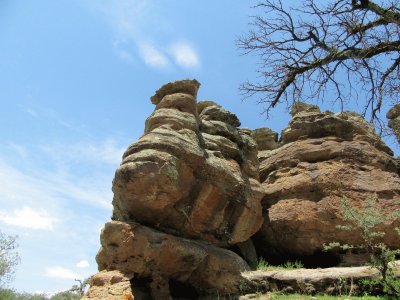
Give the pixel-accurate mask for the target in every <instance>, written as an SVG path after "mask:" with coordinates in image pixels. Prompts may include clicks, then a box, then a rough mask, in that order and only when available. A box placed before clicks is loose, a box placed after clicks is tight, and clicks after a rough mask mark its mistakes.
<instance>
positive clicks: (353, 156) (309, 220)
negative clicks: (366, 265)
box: [256, 111, 400, 257]
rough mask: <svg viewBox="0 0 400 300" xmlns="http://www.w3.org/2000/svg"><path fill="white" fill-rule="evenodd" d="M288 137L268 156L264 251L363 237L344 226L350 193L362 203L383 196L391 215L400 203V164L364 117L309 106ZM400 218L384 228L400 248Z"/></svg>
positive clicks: (299, 249) (291, 251)
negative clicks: (344, 200)
mask: <svg viewBox="0 0 400 300" xmlns="http://www.w3.org/2000/svg"><path fill="white" fill-rule="evenodd" d="M282 139H283V144H284V145H283V146H281V147H280V148H278V149H275V150H272V151H268V152H266V153H265V155H264V156H263V157H262V161H261V163H260V179H261V181H262V182H263V184H262V185H263V188H264V190H265V198H264V200H263V207H264V209H265V214H264V219H265V222H264V224H263V226H262V228H261V230H260V232H259V233H258V234H257V244H256V248H257V251H258V252H259V253H263V254H264V255H265V256H267V257H268V254H271V253H274V254H280V255H284V254H287V255H288V256H302V255H311V254H313V253H315V252H317V251H319V250H321V249H322V245H323V244H324V243H330V242H334V241H337V242H341V243H343V244H351V245H354V244H358V243H360V242H361V239H360V233H359V232H357V231H342V230H339V229H337V227H336V226H337V225H343V223H344V219H343V212H342V207H341V198H342V197H347V199H349V201H350V203H351V204H352V205H354V206H356V207H361V205H362V203H363V202H364V201H366V200H367V199H369V198H375V197H376V198H377V199H378V201H379V204H380V206H381V210H382V213H384V214H385V213H386V214H388V213H390V212H391V211H393V210H395V209H400V178H399V165H398V163H397V162H396V160H394V159H393V157H392V156H391V151H389V150H388V148H387V146H386V145H385V144H384V143H383V142H382V141H381V140H380V139H379V137H378V136H376V135H375V134H374V132H373V129H372V127H371V126H370V125H369V124H368V123H367V122H365V121H364V120H363V119H362V118H361V117H360V116H358V115H356V114H353V113H343V114H332V113H329V112H328V113H319V112H314V111H313V112H304V111H303V112H300V113H298V114H296V115H295V116H294V118H293V120H292V121H291V122H290V123H289V127H288V128H287V129H286V130H285V131H284V132H283V137H282ZM396 224H398V222H390V223H387V224H383V225H382V226H381V227H380V228H379V229H381V230H383V231H384V232H385V233H386V234H385V236H384V238H383V242H385V243H386V244H387V245H388V246H389V247H392V248H400V241H399V238H398V235H397V233H396V232H395V230H394V227H395V225H396Z"/></svg>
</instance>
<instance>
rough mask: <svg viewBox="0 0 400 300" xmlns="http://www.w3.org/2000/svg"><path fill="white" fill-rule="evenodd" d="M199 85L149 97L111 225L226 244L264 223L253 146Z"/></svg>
mask: <svg viewBox="0 0 400 300" xmlns="http://www.w3.org/2000/svg"><path fill="white" fill-rule="evenodd" d="M198 86H199V84H198V82H196V81H189V80H187V81H179V82H175V83H170V84H167V85H166V86H163V87H162V88H161V89H160V90H159V91H157V92H156V95H155V96H153V97H152V101H153V103H155V104H156V105H157V106H156V109H155V111H154V113H153V114H152V115H151V116H150V117H149V118H148V119H147V121H146V128H145V134H144V135H143V136H142V137H141V138H140V140H139V141H137V142H135V143H133V144H132V145H130V146H129V148H128V150H127V151H126V152H125V154H124V156H123V161H122V163H121V166H120V167H119V168H118V169H117V171H116V174H115V178H114V182H113V191H114V200H113V205H114V217H113V219H114V220H119V221H136V222H139V223H141V224H145V225H148V226H150V227H154V228H158V229H160V230H161V231H165V232H168V233H171V234H174V235H177V236H182V237H186V238H194V239H201V240H204V241H208V242H210V243H212V244H215V245H218V246H223V247H226V246H229V245H234V244H237V243H239V242H244V241H246V240H247V239H249V238H250V237H251V236H252V235H253V234H254V233H255V232H256V231H257V230H258V229H259V228H260V226H261V223H262V221H263V220H262V216H261V205H260V200H261V198H262V196H263V192H262V190H261V188H260V184H259V181H258V161H257V146H256V143H255V142H254V140H253V139H252V138H251V137H250V136H248V135H247V134H245V133H243V132H241V131H240V130H238V129H237V127H238V126H239V125H240V122H239V120H238V119H237V117H236V116H235V115H233V114H232V113H230V112H228V111H226V110H224V109H222V108H221V107H220V106H218V105H216V104H215V103H213V102H210V101H208V102H203V103H199V104H197V103H196V94H197V88H198Z"/></svg>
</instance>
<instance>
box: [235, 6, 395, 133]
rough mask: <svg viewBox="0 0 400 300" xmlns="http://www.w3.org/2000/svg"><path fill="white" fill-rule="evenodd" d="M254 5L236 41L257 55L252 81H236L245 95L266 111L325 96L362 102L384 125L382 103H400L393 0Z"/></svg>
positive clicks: (343, 102) (377, 122) (367, 112)
mask: <svg viewBox="0 0 400 300" xmlns="http://www.w3.org/2000/svg"><path fill="white" fill-rule="evenodd" d="M255 8H256V9H257V11H259V12H260V14H258V15H256V16H254V17H253V22H252V24H251V29H250V31H249V32H248V33H247V34H246V35H244V36H242V37H241V38H239V40H238V46H239V48H241V49H242V50H243V51H244V53H246V54H247V53H255V54H256V55H258V56H259V58H260V60H261V61H260V64H259V67H258V70H257V72H258V73H259V75H260V76H259V79H258V81H256V82H250V81H249V82H245V83H243V84H242V85H241V90H242V92H243V94H244V95H245V96H246V97H248V96H253V95H258V96H259V103H263V104H265V112H266V113H267V114H268V113H269V111H270V110H271V109H272V108H274V107H275V106H276V105H277V104H278V103H286V104H288V105H291V104H292V103H293V102H295V101H305V102H307V101H310V100H311V101H312V100H323V99H325V97H326V96H328V95H329V97H332V95H333V99H331V100H332V101H334V102H338V103H340V104H341V107H342V109H343V107H345V105H346V103H347V102H349V101H358V100H362V101H360V102H359V103H362V108H361V110H362V111H361V113H362V114H363V115H365V116H367V117H368V118H369V119H370V120H371V121H374V122H375V125H377V127H378V129H382V128H383V127H384V122H383V118H382V117H381V116H380V113H381V108H382V107H383V106H385V107H391V106H393V105H395V104H396V103H399V92H400V79H399V78H400V4H399V0H391V1H389V0H387V1H382V2H381V3H379V4H378V3H375V2H373V1H369V0H331V1H314V0H305V1H299V2H298V4H297V6H295V7H289V6H287V5H284V4H283V3H282V1H280V0H264V1H260V2H259V3H258V4H257V5H256V6H255ZM361 97H362V99H359V98H361ZM383 104H385V105H383ZM382 113H383V114H385V113H386V111H385V112H382Z"/></svg>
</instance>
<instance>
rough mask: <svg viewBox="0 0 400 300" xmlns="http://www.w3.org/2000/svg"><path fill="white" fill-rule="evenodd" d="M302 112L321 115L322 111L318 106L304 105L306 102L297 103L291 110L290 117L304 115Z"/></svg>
mask: <svg viewBox="0 0 400 300" xmlns="http://www.w3.org/2000/svg"><path fill="white" fill-rule="evenodd" d="M302 112H311V113H320V112H321V110H320V109H319V107H318V106H316V105H313V104H308V103H304V102H295V103H293V104H292V107H291V109H290V115H291V116H292V117H294V116H295V115H297V114H298V113H302Z"/></svg>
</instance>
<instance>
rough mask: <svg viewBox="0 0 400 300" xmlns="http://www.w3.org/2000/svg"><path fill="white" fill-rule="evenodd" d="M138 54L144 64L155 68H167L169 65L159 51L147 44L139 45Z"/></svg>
mask: <svg viewBox="0 0 400 300" xmlns="http://www.w3.org/2000/svg"><path fill="white" fill-rule="evenodd" d="M138 47H139V52H140V55H141V56H142V58H143V60H144V62H145V63H146V64H147V65H148V66H150V67H155V68H160V69H162V68H167V67H168V66H169V65H170V62H169V59H168V58H167V56H166V55H164V54H163V53H162V52H161V51H160V50H158V49H156V48H155V47H154V46H153V45H151V44H149V43H139V44H138Z"/></svg>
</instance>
